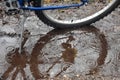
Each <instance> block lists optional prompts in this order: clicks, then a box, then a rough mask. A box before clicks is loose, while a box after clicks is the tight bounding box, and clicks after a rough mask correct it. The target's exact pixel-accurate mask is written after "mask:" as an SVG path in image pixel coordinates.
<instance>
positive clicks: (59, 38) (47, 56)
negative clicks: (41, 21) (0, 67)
mask: <svg viewBox="0 0 120 80" xmlns="http://www.w3.org/2000/svg"><path fill="white" fill-rule="evenodd" d="M28 38H29V37H24V41H23V43H22V49H23V50H22V54H19V52H18V50H19V48H16V49H15V51H14V53H10V52H9V53H8V54H7V55H6V59H7V62H8V63H9V64H10V66H9V67H8V69H7V70H6V71H5V72H4V73H3V75H2V79H3V80H6V79H11V80H17V79H18V78H20V79H21V80H22V79H23V80H32V79H35V80H39V79H40V80H41V79H45V80H46V79H49V78H54V77H57V78H58V77H61V79H62V78H64V77H65V78H67V77H66V76H69V77H71V79H72V78H73V77H74V78H75V76H76V77H78V78H79V79H81V78H82V77H80V75H94V74H97V73H99V68H101V67H102V65H103V64H104V63H105V59H106V56H107V45H108V44H107V40H106V39H105V36H104V34H103V33H101V32H100V31H99V29H97V28H95V27H94V26H89V27H84V28H80V29H61V30H57V29H54V30H52V31H50V32H48V33H47V34H46V35H44V36H43V37H40V39H39V40H38V41H37V42H36V43H35V45H34V48H33V49H32V52H31V54H29V53H28V52H27V51H26V48H27V46H26V47H24V45H25V43H26V41H27V39H28ZM29 44H31V43H29ZM26 67H27V69H29V70H26ZM28 67H29V68H28ZM29 72H30V73H31V74H29ZM28 74H29V75H28ZM31 78H32V79H31Z"/></svg>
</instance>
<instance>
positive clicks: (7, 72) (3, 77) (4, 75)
mask: <svg viewBox="0 0 120 80" xmlns="http://www.w3.org/2000/svg"><path fill="white" fill-rule="evenodd" d="M13 69H14V66H12V65H11V66H10V67H9V68H8V69H7V71H5V73H4V74H3V75H2V79H3V80H6V79H7V78H8V76H9V74H10V73H11V72H12V71H13Z"/></svg>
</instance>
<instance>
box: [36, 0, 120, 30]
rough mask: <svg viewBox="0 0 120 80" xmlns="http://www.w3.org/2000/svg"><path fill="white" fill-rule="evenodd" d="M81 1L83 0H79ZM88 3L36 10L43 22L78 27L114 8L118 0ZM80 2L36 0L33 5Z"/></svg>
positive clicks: (99, 17) (72, 0)
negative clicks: (78, 5)
mask: <svg viewBox="0 0 120 80" xmlns="http://www.w3.org/2000/svg"><path fill="white" fill-rule="evenodd" d="M81 1H83V0H81ZM88 1H89V2H88V4H87V5H84V6H80V7H76V8H74V7H73V8H69V9H55V10H53V9H52V10H44V11H36V14H37V16H38V17H39V18H40V20H42V21H43V22H44V23H46V24H48V25H50V26H52V27H55V28H66V27H79V26H83V25H88V24H91V23H93V22H95V21H97V20H99V19H101V18H103V17H104V16H106V15H107V14H109V13H110V12H111V11H112V10H114V9H115V8H116V7H117V5H119V2H120V1H119V0H88ZM76 3H77V4H79V3H80V4H81V2H80V0H79V1H78V0H41V1H39V0H36V1H35V6H42V7H43V6H45V7H46V6H51V5H52V6H53V5H55V6H60V5H71V4H76Z"/></svg>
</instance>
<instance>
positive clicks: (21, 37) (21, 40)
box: [19, 11, 28, 54]
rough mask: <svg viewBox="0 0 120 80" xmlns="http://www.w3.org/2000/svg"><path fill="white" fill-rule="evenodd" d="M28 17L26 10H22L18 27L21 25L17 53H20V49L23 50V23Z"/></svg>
mask: <svg viewBox="0 0 120 80" xmlns="http://www.w3.org/2000/svg"><path fill="white" fill-rule="evenodd" d="M27 17H28V14H27V11H24V12H23V18H22V20H21V21H20V27H21V31H20V46H19V53H20V54H21V53H22V50H23V44H22V43H23V40H24V39H23V38H24V37H23V36H24V35H23V33H24V24H25V21H26V19H27Z"/></svg>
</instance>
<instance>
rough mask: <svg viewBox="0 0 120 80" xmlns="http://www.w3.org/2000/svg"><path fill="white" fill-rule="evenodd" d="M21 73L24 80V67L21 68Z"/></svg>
mask: <svg viewBox="0 0 120 80" xmlns="http://www.w3.org/2000/svg"><path fill="white" fill-rule="evenodd" d="M21 74H22V76H23V79H24V80H26V75H25V71H24V69H21Z"/></svg>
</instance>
